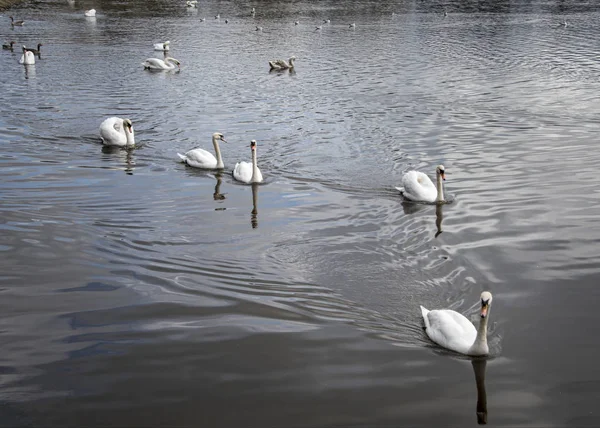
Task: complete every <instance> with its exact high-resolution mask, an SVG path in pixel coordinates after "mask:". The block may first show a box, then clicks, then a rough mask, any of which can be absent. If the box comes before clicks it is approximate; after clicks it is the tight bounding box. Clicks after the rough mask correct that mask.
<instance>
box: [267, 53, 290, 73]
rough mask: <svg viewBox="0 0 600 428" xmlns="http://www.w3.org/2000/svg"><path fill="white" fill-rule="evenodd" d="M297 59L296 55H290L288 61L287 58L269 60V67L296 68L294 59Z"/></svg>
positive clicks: (280, 68) (272, 68) (274, 68)
mask: <svg viewBox="0 0 600 428" xmlns="http://www.w3.org/2000/svg"><path fill="white" fill-rule="evenodd" d="M295 60H296V57H295V56H292V57H290V59H289V60H288V61H286V60H285V59H276V60H273V61H269V67H271V70H277V71H279V70H289V69H290V68H294V61H295Z"/></svg>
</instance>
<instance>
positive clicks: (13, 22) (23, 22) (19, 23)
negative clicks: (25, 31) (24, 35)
mask: <svg viewBox="0 0 600 428" xmlns="http://www.w3.org/2000/svg"><path fill="white" fill-rule="evenodd" d="M24 24H25V21H15V19H14V18H13V17H12V16H11V17H10V25H16V26H19V27H22V26H23V25H24Z"/></svg>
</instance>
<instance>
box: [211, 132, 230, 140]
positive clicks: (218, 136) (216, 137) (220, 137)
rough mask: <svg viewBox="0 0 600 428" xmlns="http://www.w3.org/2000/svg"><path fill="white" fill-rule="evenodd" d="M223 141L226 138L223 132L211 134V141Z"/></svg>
mask: <svg viewBox="0 0 600 428" xmlns="http://www.w3.org/2000/svg"><path fill="white" fill-rule="evenodd" d="M218 140H220V141H223V142H224V143H226V142H227V140H225V136H224V135H223V134H221V133H220V132H215V133H214V134H213V141H218Z"/></svg>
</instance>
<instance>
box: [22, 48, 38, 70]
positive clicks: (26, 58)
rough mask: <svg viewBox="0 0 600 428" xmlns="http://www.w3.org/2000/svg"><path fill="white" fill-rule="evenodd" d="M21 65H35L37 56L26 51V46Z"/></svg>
mask: <svg viewBox="0 0 600 428" xmlns="http://www.w3.org/2000/svg"><path fill="white" fill-rule="evenodd" d="M19 64H23V65H33V64H35V55H34V54H33V52H30V51H28V50H25V46H23V55H21V59H20V60H19Z"/></svg>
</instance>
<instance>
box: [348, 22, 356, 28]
mask: <svg viewBox="0 0 600 428" xmlns="http://www.w3.org/2000/svg"><path fill="white" fill-rule="evenodd" d="M348 27H350V28H356V24H355V23H354V22H353V23H352V24H350V25H348Z"/></svg>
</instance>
